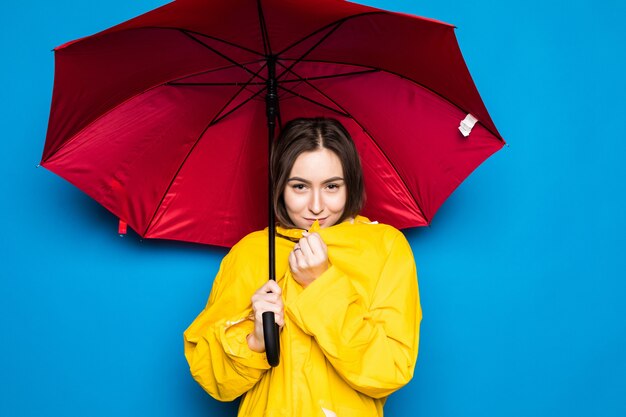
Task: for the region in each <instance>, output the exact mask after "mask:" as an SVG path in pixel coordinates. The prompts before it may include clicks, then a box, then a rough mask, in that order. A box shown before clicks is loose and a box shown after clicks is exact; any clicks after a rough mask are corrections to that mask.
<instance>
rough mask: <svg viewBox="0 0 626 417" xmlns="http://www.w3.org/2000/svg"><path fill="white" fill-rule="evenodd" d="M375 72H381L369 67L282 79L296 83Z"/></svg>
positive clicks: (283, 81) (284, 81) (284, 82)
mask: <svg viewBox="0 0 626 417" xmlns="http://www.w3.org/2000/svg"><path fill="white" fill-rule="evenodd" d="M306 62H312V61H306ZM374 72H380V70H379V69H375V68H373V69H368V70H363V71H352V72H344V73H342V74H330V75H318V76H315V77H305V78H298V79H295V80H282V81H281V83H283V84H286V83H296V82H303V81H304V80H308V81H317V80H327V79H331V78H341V77H351V76H354V75H363V74H370V73H374ZM292 73H293V72H292ZM294 75H295V74H294Z"/></svg>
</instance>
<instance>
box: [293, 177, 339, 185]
mask: <svg viewBox="0 0 626 417" xmlns="http://www.w3.org/2000/svg"><path fill="white" fill-rule="evenodd" d="M343 180H344V179H343V178H342V177H331V178H328V179H325V180H324V181H322V184H328V183H329V182H335V181H343ZM289 181H298V182H303V183H305V184H311V181H309V180H306V179H304V178H302V177H290V178H287V182H289Z"/></svg>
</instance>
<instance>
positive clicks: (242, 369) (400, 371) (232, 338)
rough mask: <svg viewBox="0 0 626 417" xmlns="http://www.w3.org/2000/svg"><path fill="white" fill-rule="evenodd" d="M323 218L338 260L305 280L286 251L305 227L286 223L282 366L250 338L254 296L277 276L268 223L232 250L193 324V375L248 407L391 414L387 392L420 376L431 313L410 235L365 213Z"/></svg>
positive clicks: (286, 414) (188, 338)
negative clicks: (424, 308) (426, 311)
mask: <svg viewBox="0 0 626 417" xmlns="http://www.w3.org/2000/svg"><path fill="white" fill-rule="evenodd" d="M316 226H317V224H315V225H314V229H312V230H311V231H317V232H318V233H319V234H320V236H321V237H322V239H323V240H324V242H325V243H326V245H327V246H328V258H329V261H330V264H331V267H330V268H329V269H328V270H327V271H326V272H324V273H323V274H322V275H321V276H319V277H318V278H317V279H316V280H315V281H314V282H313V283H311V284H310V285H309V286H308V287H307V288H306V289H303V288H302V287H301V286H300V285H299V284H298V283H297V282H296V281H295V280H294V278H293V277H292V275H291V272H290V270H289V263H288V260H287V258H288V256H289V252H290V251H291V250H292V249H293V247H294V244H295V242H296V241H297V239H299V238H300V237H302V230H299V229H284V228H280V227H278V228H277V234H278V237H277V239H276V276H277V282H278V284H279V285H280V286H281V288H282V290H283V300H284V303H285V326H284V327H283V329H282V330H281V333H280V343H281V346H280V347H281V350H280V364H279V365H278V366H277V367H275V368H270V366H269V364H268V363H267V359H266V357H265V353H256V352H253V351H251V350H250V349H249V348H248V344H247V342H246V336H247V335H248V334H249V333H252V331H253V328H254V322H253V321H252V319H251V317H252V316H251V313H252V306H251V301H250V298H251V297H252V295H253V294H254V292H255V291H256V290H257V289H259V288H260V287H261V286H262V285H263V284H264V283H265V281H266V280H267V277H268V267H267V258H268V249H267V229H266V230H263V231H259V232H254V233H251V234H249V235H248V236H246V237H245V238H243V239H242V240H241V241H240V242H239V243H237V244H236V245H235V246H234V247H233V248H232V249H231V251H230V252H229V253H228V255H227V256H226V257H225V258H224V260H223V261H222V264H221V266H220V270H219V273H218V275H217V277H216V278H215V282H214V283H213V289H212V291H211V295H210V297H209V301H208V304H207V306H206V308H205V309H204V311H202V313H200V315H199V316H198V317H197V318H196V320H195V321H194V322H193V323H192V324H191V326H189V328H188V329H187V330H186V331H185V334H184V338H185V356H186V358H187V361H188V362H189V366H190V369H191V373H192V375H193V377H194V378H195V379H196V381H197V382H198V383H199V384H200V385H201V386H202V387H203V388H204V389H205V390H206V391H207V392H208V393H209V394H210V395H211V396H213V397H214V398H216V399H218V400H220V401H231V400H234V399H235V398H237V397H239V396H240V395H242V394H245V396H244V397H243V399H242V401H241V405H240V408H239V416H267V417H276V416H281V417H296V416H298V417H299V416H319V417H329V416H333V417H334V416H339V417H344V416H345V417H356V416H358V417H368V416H382V415H383V405H384V403H385V398H386V397H387V396H388V395H389V394H391V393H392V392H394V391H395V390H397V389H399V388H400V387H402V386H403V385H405V384H406V383H408V382H409V380H410V379H411V378H412V376H413V369H414V367H415V361H416V359H417V349H418V342H419V324H420V320H421V317H422V315H421V309H420V304H419V295H418V288H417V276H416V271H415V262H414V260H413V255H412V253H411V249H410V247H409V245H408V243H407V241H406V239H405V238H404V235H402V233H400V232H399V231H398V230H396V229H394V228H393V227H391V226H387V225H383V224H376V223H370V222H369V220H368V219H366V218H365V217H361V216H357V218H356V219H354V221H352V222H350V221H347V222H344V223H341V224H338V225H334V226H332V227H329V228H325V229H319V230H318V229H317V228H316Z"/></svg>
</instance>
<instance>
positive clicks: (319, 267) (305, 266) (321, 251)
mask: <svg viewBox="0 0 626 417" xmlns="http://www.w3.org/2000/svg"><path fill="white" fill-rule="evenodd" d="M303 235H304V237H303V238H301V239H300V240H299V241H298V243H296V246H294V248H293V250H292V251H291V253H290V254H289V267H290V269H291V274H292V275H293V277H294V279H295V280H296V282H297V283H298V284H300V285H302V286H303V287H304V288H306V287H307V286H308V285H309V284H310V283H312V282H313V281H315V280H316V279H317V277H319V276H320V275H322V274H323V273H324V272H325V271H326V270H327V269H328V268H329V267H330V262H329V261H328V248H327V247H326V244H325V243H324V241H323V240H322V237H321V236H320V235H319V234H317V233H308V232H304V233H303Z"/></svg>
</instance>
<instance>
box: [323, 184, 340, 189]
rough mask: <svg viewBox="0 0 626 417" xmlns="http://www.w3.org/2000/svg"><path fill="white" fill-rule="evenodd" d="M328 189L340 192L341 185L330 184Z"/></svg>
mask: <svg viewBox="0 0 626 417" xmlns="http://www.w3.org/2000/svg"><path fill="white" fill-rule="evenodd" d="M326 188H328V189H329V190H338V189H339V184H328V185H326Z"/></svg>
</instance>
